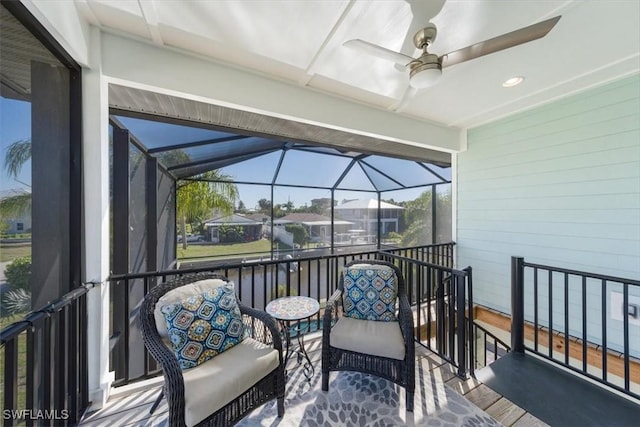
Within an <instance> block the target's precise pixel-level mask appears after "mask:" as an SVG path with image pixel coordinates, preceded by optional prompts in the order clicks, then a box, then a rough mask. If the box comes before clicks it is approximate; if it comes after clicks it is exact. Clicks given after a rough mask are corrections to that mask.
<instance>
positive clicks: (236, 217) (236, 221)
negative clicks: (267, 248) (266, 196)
mask: <svg viewBox="0 0 640 427" xmlns="http://www.w3.org/2000/svg"><path fill="white" fill-rule="evenodd" d="M262 225H263V222H262V220H260V221H257V220H255V219H252V218H249V217H247V216H245V215H240V214H232V215H226V216H219V217H216V218H211V219H208V220H206V221H205V222H204V226H205V227H206V228H207V238H208V240H210V241H212V242H213V243H220V242H225V240H226V241H245V242H250V241H253V240H258V239H260V237H261V236H262ZM224 227H233V228H234V229H235V231H236V232H234V233H233V236H234V237H233V238H231V237H228V236H226V235H225V230H224Z"/></svg>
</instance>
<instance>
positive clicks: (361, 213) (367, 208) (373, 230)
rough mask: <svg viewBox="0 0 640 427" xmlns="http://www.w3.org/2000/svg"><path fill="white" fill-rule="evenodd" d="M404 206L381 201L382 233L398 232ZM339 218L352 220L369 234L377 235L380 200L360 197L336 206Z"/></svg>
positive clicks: (357, 226) (336, 213)
mask: <svg viewBox="0 0 640 427" xmlns="http://www.w3.org/2000/svg"><path fill="white" fill-rule="evenodd" d="M403 209H404V208H403V207H402V206H396V205H392V204H391V203H387V202H380V233H381V234H387V233H391V232H398V224H399V218H400V214H401V213H402V210H403ZM334 210H335V215H336V217H337V218H340V219H341V220H345V221H352V222H353V223H354V224H355V226H356V228H358V229H360V230H364V233H365V234H367V235H377V230H378V201H377V200H376V199H359V200H352V201H350V202H346V203H343V204H341V205H338V206H336V207H334Z"/></svg>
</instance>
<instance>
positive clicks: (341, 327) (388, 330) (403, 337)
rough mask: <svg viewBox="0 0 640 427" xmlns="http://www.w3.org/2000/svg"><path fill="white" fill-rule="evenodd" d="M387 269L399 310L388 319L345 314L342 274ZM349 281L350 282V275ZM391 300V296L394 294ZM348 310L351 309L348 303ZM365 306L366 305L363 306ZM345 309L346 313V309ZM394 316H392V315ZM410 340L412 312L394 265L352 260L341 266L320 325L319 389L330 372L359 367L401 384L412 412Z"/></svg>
mask: <svg viewBox="0 0 640 427" xmlns="http://www.w3.org/2000/svg"><path fill="white" fill-rule="evenodd" d="M350 269H356V270H360V271H366V270H367V269H371V270H374V271H375V270H376V269H391V271H388V270H387V272H385V274H391V275H392V277H393V276H394V277H393V279H394V280H390V281H389V283H390V284H391V283H395V285H396V291H397V302H398V307H397V308H398V310H397V314H396V315H395V316H392V315H390V319H391V320H389V319H386V320H387V321H381V320H363V319H358V318H354V317H358V316H357V315H355V316H354V315H351V316H347V315H345V304H344V302H343V301H344V300H343V297H344V294H345V275H346V274H347V270H350ZM350 283H354V281H353V280H351V281H350ZM394 302H395V298H394ZM348 304H349V305H350V307H348V309H352V308H355V307H353V304H352V303H349V302H348ZM365 308H366V307H365ZM346 314H349V313H346ZM394 317H395V318H396V320H393V318H394ZM414 346H415V343H414V335H413V314H412V311H411V306H410V305H409V299H408V297H407V294H406V289H405V283H404V278H403V277H402V273H401V272H400V270H399V269H398V267H396V266H395V265H393V264H391V263H388V262H385V261H378V260H355V261H352V262H349V263H347V264H346V265H345V267H344V271H343V274H342V275H341V277H340V281H339V284H338V289H337V290H336V291H335V292H334V294H333V295H332V296H331V297H330V298H329V300H328V302H327V305H326V309H325V312H324V318H323V330H322V390H324V391H328V390H329V373H330V372H332V371H359V372H363V373H367V374H372V375H376V376H379V377H382V378H385V379H387V380H389V381H392V382H394V383H396V384H398V385H400V386H402V387H404V388H405V391H406V407H407V410H408V411H413V396H414V391H415V369H414V367H415V347H414Z"/></svg>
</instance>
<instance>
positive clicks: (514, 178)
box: [456, 75, 640, 352]
mask: <svg viewBox="0 0 640 427" xmlns="http://www.w3.org/2000/svg"><path fill="white" fill-rule="evenodd" d="M457 170H458V175H457V177H456V179H457V200H458V202H457V224H456V226H457V239H456V242H457V253H458V265H464V266H466V265H470V266H472V267H473V272H474V300H475V301H476V302H477V303H479V304H482V305H485V306H488V307H491V308H495V309H497V310H500V311H503V312H507V313H508V312H509V311H510V306H509V304H510V288H509V286H510V271H509V268H510V264H509V263H510V257H511V256H513V255H515V256H523V257H525V259H526V260H527V261H529V262H537V263H542V264H549V265H553V266H559V267H565V268H572V269H577V270H585V271H589V272H597V273H602V274H610V275H615V276H621V277H625V278H632V279H638V278H640V76H639V75H634V76H632V77H628V78H625V79H622V80H618V81H615V82H612V83H609V84H607V85H604V86H601V87H597V88H594V89H591V90H589V91H585V92H582V93H580V94H577V95H574V96H571V97H568V98H565V99H562V100H559V101H556V102H554V103H551V104H547V105H544V106H541V107H538V108H535V109H532V110H529V111H526V112H523V113H519V114H517V115H514V116H511V117H508V118H505V119H503V120H500V121H497V122H494V123H491V124H488V125H484V126H481V127H478V128H475V129H471V130H469V132H468V150H467V151H465V152H463V153H461V154H459V155H458V168H457ZM595 288H596V286H593V287H592V289H590V291H589V292H590V293H591V295H590V301H589V306H591V305H592V303H591V300H593V303H594V304H595V303H596V300H597V301H598V303H599V299H600V297H601V295H600V294H599V292H598V291H596V290H595ZM572 292H573V291H572ZM633 293H634V294H638V293H637V292H633ZM555 298H556V297H555V295H554V304H556V302H555ZM576 303H577V304H579V300H578V301H576ZM558 304H559V305H560V306H561V305H562V300H561V299H560V300H559V301H558ZM577 311H578V310H575V311H574V313H575V312H577ZM578 317H579V316H578V315H572V318H571V324H576V325H579V321H578V320H579V319H578ZM592 322H594V324H593V325H592V326H593V327H590V329H592V330H593V331H594V334H591V333H590V334H589V335H590V337H591V338H592V339H594V340H597V338H598V336H597V335H598V334H597V333H596V332H595V331H596V329H597V326H598V322H599V319H591V318H590V319H589V323H590V324H591V323H592ZM554 323H555V322H554ZM614 326H615V325H614ZM631 334H632V335H631V337H632V342H633V341H634V340H635V342H636V344H635V347H640V326H638V325H632V331H631ZM614 335H615V333H614ZM612 339H613V338H612ZM636 352H638V349H637V348H636Z"/></svg>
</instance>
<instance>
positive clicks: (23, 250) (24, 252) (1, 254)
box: [0, 244, 31, 262]
mask: <svg viewBox="0 0 640 427" xmlns="http://www.w3.org/2000/svg"><path fill="white" fill-rule="evenodd" d="M30 255H31V245H30V244H26V245H20V244H11V245H2V246H0V262H5V261H12V260H14V259H16V258H21V257H23V256H30Z"/></svg>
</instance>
